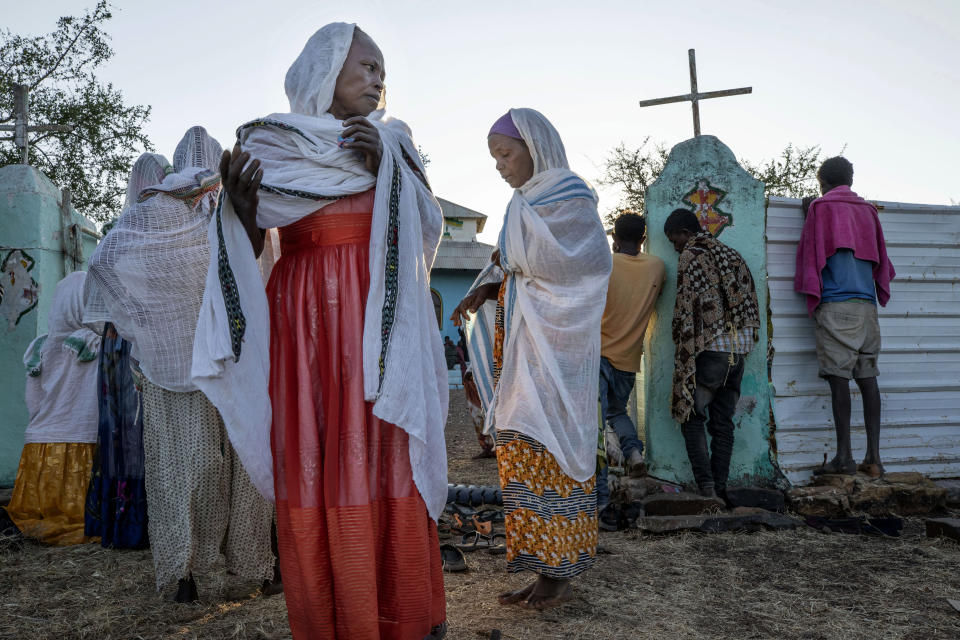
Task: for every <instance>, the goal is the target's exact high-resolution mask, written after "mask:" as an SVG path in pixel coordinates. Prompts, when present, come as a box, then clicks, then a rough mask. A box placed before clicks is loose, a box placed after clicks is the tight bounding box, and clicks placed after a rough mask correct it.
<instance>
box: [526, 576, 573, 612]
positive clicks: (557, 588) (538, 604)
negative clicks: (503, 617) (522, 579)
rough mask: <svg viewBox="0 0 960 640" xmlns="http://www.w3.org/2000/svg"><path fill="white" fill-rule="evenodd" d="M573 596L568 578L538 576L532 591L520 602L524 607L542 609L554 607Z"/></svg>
mask: <svg viewBox="0 0 960 640" xmlns="http://www.w3.org/2000/svg"><path fill="white" fill-rule="evenodd" d="M572 598H573V587H571V586H570V580H567V579H557V578H547V577H546V576H540V577H539V578H538V579H537V582H536V584H534V587H533V592H532V593H531V594H530V595H529V596H528V597H527V599H526V600H524V601H523V602H521V603H520V606H521V607H523V608H524V609H535V610H537V611H543V610H544V609H549V608H551V607H556V606H559V605H561V604H563V603H564V602H567V601H568V600H571V599H572Z"/></svg>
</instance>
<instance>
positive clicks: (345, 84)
mask: <svg viewBox="0 0 960 640" xmlns="http://www.w3.org/2000/svg"><path fill="white" fill-rule="evenodd" d="M386 76H387V73H386V70H385V69H384V66H383V54H382V53H381V52H380V48H379V47H377V45H376V43H375V42H374V41H373V39H372V38H370V36H368V35H367V34H366V33H364V32H363V31H360V30H359V29H357V30H356V31H355V32H354V35H353V44H351V45H350V51H349V53H347V59H346V60H345V61H344V63H343V68H342V69H341V70H340V75H339V76H338V77H337V85H336V87H335V88H334V91H333V101H332V102H331V103H330V109H329V112H330V113H331V114H332V115H333V116H334V117H336V118H338V119H340V120H346V119H347V118H352V117H354V116H363V117H366V116H368V115H370V113H371V112H372V111H374V110H376V108H377V107H378V106H379V105H380V99H381V98H382V97H383V90H384V84H383V82H384V79H385V78H386Z"/></svg>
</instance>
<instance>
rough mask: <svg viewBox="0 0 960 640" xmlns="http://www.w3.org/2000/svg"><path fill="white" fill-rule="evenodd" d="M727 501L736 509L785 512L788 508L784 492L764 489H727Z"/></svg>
mask: <svg viewBox="0 0 960 640" xmlns="http://www.w3.org/2000/svg"><path fill="white" fill-rule="evenodd" d="M727 501H728V502H729V503H730V504H731V505H732V506H734V507H757V508H760V509H766V510H767V511H783V510H784V509H785V508H786V498H784V496H783V492H782V491H777V490H776V489H765V488H763V487H740V488H735V489H727Z"/></svg>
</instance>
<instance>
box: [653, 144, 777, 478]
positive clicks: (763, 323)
mask: <svg viewBox="0 0 960 640" xmlns="http://www.w3.org/2000/svg"><path fill="white" fill-rule="evenodd" d="M704 180H705V181H706V182H708V183H709V185H708V186H710V187H715V188H716V189H715V191H717V192H724V193H723V196H722V198H721V199H720V200H719V202H717V203H716V204H715V206H714V209H719V211H720V212H723V213H726V214H731V215H732V224H731V225H729V226H727V227H725V228H723V229H722V231H721V232H720V235H719V238H720V240H721V241H723V242H725V243H727V244H728V245H730V246H732V247H733V248H734V249H736V250H737V251H739V252H740V253H741V254H742V255H743V257H744V259H745V260H746V261H747V263H748V264H749V266H750V269H751V271H752V272H753V277H754V281H755V282H756V284H757V298H758V302H759V305H760V312H761V319H760V341H759V342H758V343H757V346H756V347H755V348H754V350H753V352H752V353H751V354H750V356H749V357H748V358H747V364H746V371H745V373H744V378H743V384H742V386H741V398H740V405H739V406H738V408H737V415H736V418H735V422H736V423H737V431H736V441H735V448H734V454H733V460H732V462H731V467H730V485H731V486H737V485H744V484H749V483H760V484H771V483H773V481H774V479H775V477H776V475H777V474H776V471H775V467H774V465H773V463H772V462H771V451H770V449H771V447H770V402H771V389H770V383H769V378H768V374H767V353H766V351H767V350H766V344H767V286H766V282H767V274H766V243H765V240H764V237H765V215H766V207H765V199H764V194H763V183H762V182H760V181H758V180H756V179H754V178H753V177H752V176H750V175H749V174H748V173H747V172H746V171H744V170H743V168H742V167H740V165H739V164H738V163H737V160H736V158H735V157H734V155H733V153H732V152H731V151H730V149H729V148H728V147H727V146H726V145H724V144H723V143H722V142H720V140H718V139H717V138H715V137H714V136H700V137H697V138H693V139H690V140H687V141H685V142H682V143H680V144H678V145H677V146H675V147H674V148H673V149H672V150H671V152H670V157H669V159H668V161H667V164H666V166H665V167H664V170H663V173H662V174H661V175H660V177H659V179H658V180H657V181H656V182H655V183H654V184H652V185H650V187H649V189H648V190H647V195H646V206H647V224H648V226H647V229H648V233H647V236H648V249H647V250H648V251H649V252H650V253H653V254H654V255H658V256H660V257H661V258H663V260H664V262H665V263H666V268H667V282H666V285H665V286H664V290H663V293H662V295H661V296H660V299H659V301H658V302H657V313H656V316H655V320H654V324H653V326H652V327H651V330H650V331H649V332H648V334H647V335H648V340H649V343H648V345H647V350H646V354H647V357H646V358H645V359H644V360H645V362H644V375H643V384H644V392H645V395H646V403H645V411H644V414H645V415H644V419H645V427H646V428H645V432H646V443H645V444H646V447H647V459H648V462H649V464H650V472H651V474H653V475H655V476H657V477H659V478H663V479H666V480H670V481H674V482H681V483H693V472H692V470H691V468H690V463H689V461H688V459H687V452H686V448H685V446H684V442H683V436H682V435H681V433H680V425H679V424H677V423H676V422H675V421H674V420H673V418H672V417H671V415H670V397H671V388H672V376H673V369H674V366H673V362H674V360H673V358H674V344H673V339H672V336H671V331H670V321H671V318H672V317H673V305H674V300H675V298H676V281H677V257H678V255H677V253H676V251H675V250H674V248H673V245H671V244H670V243H669V242H667V238H666V236H665V235H664V234H663V223H664V221H665V220H666V218H667V216H668V215H670V212H671V211H673V210H674V209H677V208H687V209H693V208H694V207H693V205H692V204H690V198H688V194H690V192H691V191H692V190H695V189H696V187H697V185H698V183H699V182H700V181H704ZM685 198H688V201H687V202H685V201H684V199H685ZM696 198H697V196H696V194H695V195H694V196H693V197H692V199H693V200H695V199H696Z"/></svg>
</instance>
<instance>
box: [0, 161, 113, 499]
mask: <svg viewBox="0 0 960 640" xmlns="http://www.w3.org/2000/svg"><path fill="white" fill-rule="evenodd" d="M60 204H61V193H60V190H59V189H58V188H57V187H56V186H55V185H54V184H53V183H52V182H51V181H50V180H49V179H48V178H47V177H46V176H44V175H43V174H42V173H40V172H39V171H37V170H36V169H34V168H33V167H29V166H26V165H7V166H5V167H0V254H2V255H0V260H5V258H6V257H7V255H9V253H10V252H11V251H12V250H15V249H19V250H21V251H23V252H25V253H26V254H28V255H29V256H30V257H31V258H33V260H34V262H35V264H34V267H33V269H32V270H31V271H30V275H31V276H32V278H33V279H34V280H36V282H37V284H38V286H39V292H40V297H39V301H38V303H37V306H36V307H34V308H33V309H31V310H30V311H28V312H27V313H25V314H24V315H23V317H21V318H20V320H19V322H18V323H17V324H16V325H15V326H14V328H13V329H12V330H10V329H9V327H8V322H7V318H0V486H10V485H12V484H13V480H14V478H15V477H16V473H17V465H18V463H19V460H20V451H21V449H22V448H23V432H24V429H25V428H26V426H27V420H28V416H27V407H26V405H25V403H24V399H23V394H24V389H25V370H24V368H23V352H24V351H25V350H26V348H27V346H28V345H29V344H30V342H31V341H32V340H33V339H34V338H35V337H36V336H37V335H39V334H41V333H44V332H46V330H47V313H48V312H49V309H50V303H51V297H52V294H53V291H54V288H55V287H56V284H57V282H59V281H60V279H62V278H63V277H64V276H65V275H66V274H67V273H68V272H69V271H71V270H73V266H74V265H73V262H72V261H69V262H67V263H66V264H65V262H64V254H63V251H62V237H61V228H62V222H61V211H60ZM70 216H71V219H72V220H73V222H74V223H78V224H81V225H83V226H84V227H86V228H88V229H93V228H94V226H93V224H92V223H91V222H90V221H89V220H87V219H86V218H84V217H83V216H81V215H80V214H78V213H77V212H76V211H74V210H73V208H72V207H71V208H70ZM81 247H82V261H81V263H80V264H79V265H78V266H77V269H85V268H86V260H87V258H88V257H89V256H90V254H91V253H93V250H94V248H96V240H95V238H93V237H91V236H89V235H87V234H81ZM2 268H3V265H2V264H0V269H2ZM3 275H4V280H3V281H2V284H3V286H4V288H5V290H6V291H9V290H10V286H9V277H8V276H7V274H3Z"/></svg>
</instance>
